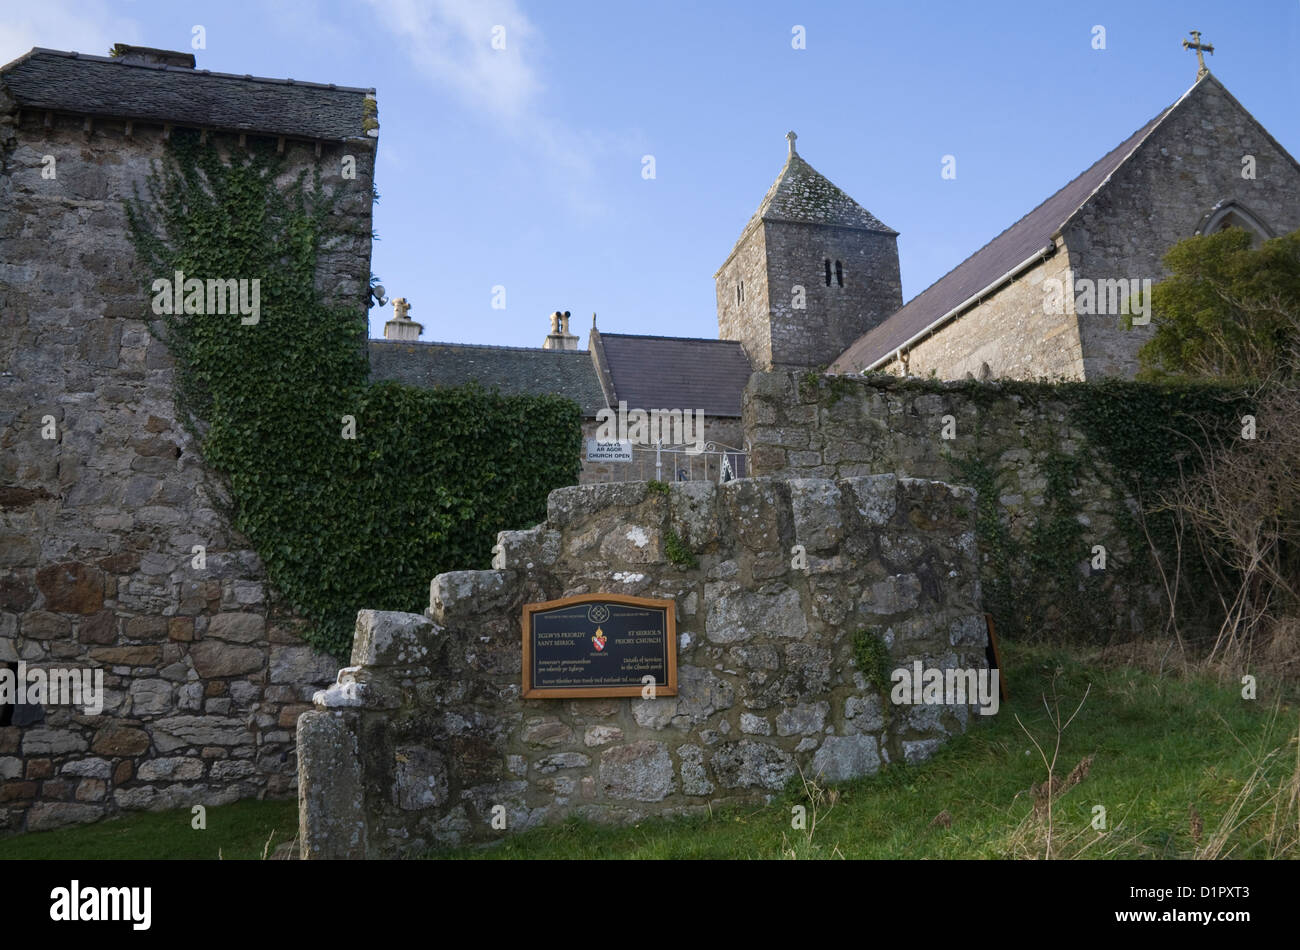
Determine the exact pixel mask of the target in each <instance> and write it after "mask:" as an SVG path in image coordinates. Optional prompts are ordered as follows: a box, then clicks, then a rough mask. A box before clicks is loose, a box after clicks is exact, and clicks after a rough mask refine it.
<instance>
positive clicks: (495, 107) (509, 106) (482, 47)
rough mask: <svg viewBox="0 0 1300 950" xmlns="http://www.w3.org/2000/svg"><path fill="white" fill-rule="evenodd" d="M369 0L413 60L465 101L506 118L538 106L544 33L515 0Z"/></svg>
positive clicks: (428, 75)
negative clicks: (500, 43)
mask: <svg viewBox="0 0 1300 950" xmlns="http://www.w3.org/2000/svg"><path fill="white" fill-rule="evenodd" d="M369 2H370V5H371V6H372V7H374V8H375V10H376V12H377V13H378V16H379V21H380V22H381V23H382V24H383V25H384V26H385V27H386V28H387V29H388V30H389V31H390V32H392V33H393V34H394V37H395V43H396V44H397V46H398V47H399V48H401V49H402V50H403V51H404V52H405V53H406V56H407V58H408V59H409V60H410V62H411V65H412V66H413V67H414V68H415V69H416V70H418V71H419V72H420V73H422V74H423V75H424V76H426V77H427V78H428V79H431V80H433V81H434V82H435V83H436V84H438V85H440V86H446V87H449V88H451V89H452V90H453V91H454V92H455V93H456V95H457V97H458V98H459V99H460V100H461V101H463V102H465V103H467V104H469V105H472V106H474V107H476V108H480V109H486V110H489V111H490V112H491V113H493V114H494V115H495V116H497V117H500V118H506V119H518V118H520V117H522V116H523V115H524V114H525V113H526V112H527V111H528V110H529V109H531V108H532V107H533V105H534V103H535V101H536V98H537V96H538V94H539V93H540V92H541V82H540V81H539V80H538V78H537V74H536V68H535V65H534V64H535V63H536V60H537V58H538V53H539V51H540V47H539V43H540V40H541V37H540V35H539V33H538V31H537V29H536V28H535V27H534V26H533V24H532V22H531V21H530V20H529V19H528V17H526V16H525V15H524V14H523V12H522V11H521V10H520V9H519V7H518V5H517V4H516V3H515V2H514V0H432V2H430V0H369ZM496 36H500V37H501V38H502V39H503V40H504V44H505V45H504V48H503V49H498V48H494V47H493V39H494V37H496Z"/></svg>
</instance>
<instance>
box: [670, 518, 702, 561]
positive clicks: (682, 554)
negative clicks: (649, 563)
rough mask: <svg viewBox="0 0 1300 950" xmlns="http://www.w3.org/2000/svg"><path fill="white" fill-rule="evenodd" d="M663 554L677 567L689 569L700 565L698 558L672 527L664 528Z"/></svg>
mask: <svg viewBox="0 0 1300 950" xmlns="http://www.w3.org/2000/svg"><path fill="white" fill-rule="evenodd" d="M664 554H666V555H667V556H668V560H670V561H672V562H673V563H674V564H676V565H677V566H678V567H681V568H685V569H687V570H691V569H694V568H697V567H699V566H700V561H699V558H697V557H696V556H695V552H694V551H692V550H691V549H690V546H689V545H687V543H686V542H685V541H683V540H682V538H681V535H679V534H678V533H677V532H676V531H674V530H673V529H672V528H665V529H664Z"/></svg>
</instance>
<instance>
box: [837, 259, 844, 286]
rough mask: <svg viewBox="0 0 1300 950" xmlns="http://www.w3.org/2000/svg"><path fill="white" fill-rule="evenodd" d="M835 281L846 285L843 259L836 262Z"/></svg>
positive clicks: (840, 284)
mask: <svg viewBox="0 0 1300 950" xmlns="http://www.w3.org/2000/svg"><path fill="white" fill-rule="evenodd" d="M835 283H836V284H838V285H839V286H841V287H843V286H844V264H843V262H841V261H836V262H835Z"/></svg>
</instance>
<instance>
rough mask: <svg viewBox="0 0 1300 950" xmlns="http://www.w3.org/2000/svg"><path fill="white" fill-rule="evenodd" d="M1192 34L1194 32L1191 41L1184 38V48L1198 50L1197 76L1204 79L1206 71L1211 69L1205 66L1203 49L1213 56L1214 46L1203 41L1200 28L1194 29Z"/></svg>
mask: <svg viewBox="0 0 1300 950" xmlns="http://www.w3.org/2000/svg"><path fill="white" fill-rule="evenodd" d="M1191 34H1192V39H1191V41H1190V42H1188V41H1187V40H1183V49H1194V50H1196V66H1197V69H1196V78H1197V79H1203V78H1204V77H1205V75H1206V73H1208V72H1209V69H1207V68H1206V66H1205V57H1204V56H1202V55H1201V50H1205V52H1207V53H1209V54H1210V55H1211V56H1213V55H1214V47H1213V46H1211V45H1210V44H1209V43H1205V44H1202V43H1201V31H1200V30H1192V31H1191Z"/></svg>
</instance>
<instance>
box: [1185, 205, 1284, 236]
mask: <svg viewBox="0 0 1300 950" xmlns="http://www.w3.org/2000/svg"><path fill="white" fill-rule="evenodd" d="M1228 228H1241V229H1242V230H1243V231H1245V232H1246V233H1247V234H1249V235H1250V243H1251V244H1259V243H1260V242H1261V241H1266V240H1268V239H1269V238H1271V237H1273V229H1272V228H1270V227H1269V226H1268V225H1267V224H1265V223H1264V221H1263V220H1262V219H1261V218H1260V217H1259V215H1257V214H1255V213H1254V212H1253V211H1251V210H1250V209H1248V208H1247V207H1245V206H1244V205H1242V204H1240V203H1239V202H1236V201H1223V202H1220V203H1219V204H1217V205H1215V206H1214V207H1213V208H1212V209H1210V211H1209V212H1207V213H1206V214H1205V215H1204V216H1203V217H1202V218H1201V220H1200V223H1199V224H1197V226H1196V233H1197V234H1218V233H1219V232H1220V231H1226V230H1227V229H1228Z"/></svg>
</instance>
